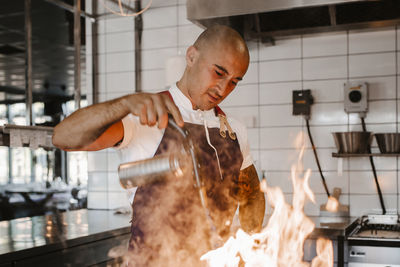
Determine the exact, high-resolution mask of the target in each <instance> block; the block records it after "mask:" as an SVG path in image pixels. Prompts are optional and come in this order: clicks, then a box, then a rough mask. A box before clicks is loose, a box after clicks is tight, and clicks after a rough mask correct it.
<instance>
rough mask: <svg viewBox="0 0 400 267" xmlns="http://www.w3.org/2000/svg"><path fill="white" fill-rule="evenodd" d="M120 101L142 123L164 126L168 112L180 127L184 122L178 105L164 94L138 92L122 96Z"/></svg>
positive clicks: (166, 123) (166, 122)
mask: <svg viewBox="0 0 400 267" xmlns="http://www.w3.org/2000/svg"><path fill="white" fill-rule="evenodd" d="M122 103H123V104H124V106H125V107H126V108H128V109H129V112H128V113H132V114H133V115H136V116H138V117H139V119H140V123H141V124H143V125H149V126H154V125H155V124H156V123H157V125H158V128H160V129H162V128H166V127H167V125H168V113H170V114H171V115H172V117H173V118H174V120H175V122H176V123H177V124H178V125H179V126H180V127H182V126H183V124H184V122H183V119H182V115H181V113H180V112H179V109H178V107H177V106H176V105H175V104H174V102H173V101H172V100H171V98H170V97H169V96H168V95H166V94H151V93H138V94H132V95H128V96H126V97H124V98H123V99H122Z"/></svg>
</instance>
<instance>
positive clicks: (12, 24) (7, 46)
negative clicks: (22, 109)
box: [0, 0, 86, 104]
mask: <svg viewBox="0 0 400 267" xmlns="http://www.w3.org/2000/svg"><path fill="white" fill-rule="evenodd" d="M64 2H65V3H67V4H69V5H73V0H70V1H64ZM81 2H82V5H84V2H85V1H81ZM24 4H25V1H24V0H12V1H0V104H5V103H6V104H12V103H15V102H25V95H24V94H25V30H24V28H25V21H24V20H25V17H24ZM31 7H32V8H31V18H32V76H33V85H32V88H33V101H34V102H37V101H40V102H46V101H47V102H48V101H54V100H59V101H65V100H68V99H72V98H73V96H72V95H73V91H74V41H73V21H74V16H73V13H71V12H69V11H66V10H64V9H61V8H59V7H57V6H55V5H53V4H51V3H49V2H46V1H44V0H32V1H31ZM82 10H84V6H82ZM81 27H82V34H81V44H82V47H81V61H82V62H81V70H82V71H83V72H84V71H85V69H86V68H85V38H84V37H85V21H84V19H81ZM83 72H82V73H83ZM81 79H82V83H81V84H82V87H81V88H82V90H83V91H84V88H85V75H83V74H82V75H81Z"/></svg>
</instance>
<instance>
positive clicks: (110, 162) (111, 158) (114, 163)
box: [107, 149, 121, 171]
mask: <svg viewBox="0 0 400 267" xmlns="http://www.w3.org/2000/svg"><path fill="white" fill-rule="evenodd" d="M120 163H121V161H120V158H119V155H118V152H117V151H116V150H114V149H113V150H111V151H107V168H108V170H109V171H117V170H118V166H119V164H120Z"/></svg>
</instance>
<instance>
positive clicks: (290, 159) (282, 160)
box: [260, 149, 298, 177]
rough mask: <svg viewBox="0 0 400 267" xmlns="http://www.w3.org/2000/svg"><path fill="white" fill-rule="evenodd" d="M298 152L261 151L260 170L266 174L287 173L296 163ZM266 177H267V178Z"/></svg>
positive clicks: (290, 150)
mask: <svg viewBox="0 0 400 267" xmlns="http://www.w3.org/2000/svg"><path fill="white" fill-rule="evenodd" d="M297 158H298V152H297V151H296V150H294V149H286V150H261V152H260V162H261V169H262V170H265V171H266V174H267V175H268V172H271V171H272V172H277V171H287V172H290V170H291V166H292V165H293V164H295V163H296V162H297ZM267 177H268V176H267Z"/></svg>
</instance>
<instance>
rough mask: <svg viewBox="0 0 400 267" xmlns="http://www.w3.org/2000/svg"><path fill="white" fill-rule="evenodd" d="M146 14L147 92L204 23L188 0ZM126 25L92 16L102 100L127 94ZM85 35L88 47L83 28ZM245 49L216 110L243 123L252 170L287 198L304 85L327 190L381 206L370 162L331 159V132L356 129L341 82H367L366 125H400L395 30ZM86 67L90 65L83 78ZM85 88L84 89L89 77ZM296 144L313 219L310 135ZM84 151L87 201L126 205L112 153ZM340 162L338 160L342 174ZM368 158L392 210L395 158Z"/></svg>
mask: <svg viewBox="0 0 400 267" xmlns="http://www.w3.org/2000/svg"><path fill="white" fill-rule="evenodd" d="M143 16H144V32H143V39H142V48H143V50H142V60H143V62H142V64H143V65H142V70H143V76H142V77H143V87H144V90H145V91H150V92H154V91H158V90H163V89H164V86H165V85H164V80H165V60H166V59H167V58H169V57H171V56H176V55H177V54H178V53H179V52H180V53H185V51H186V48H187V46H189V45H191V44H192V43H193V42H194V40H195V39H196V38H197V36H198V35H199V34H200V32H201V31H202V29H201V28H200V27H198V26H196V25H194V24H192V23H191V22H190V21H188V20H187V19H186V2H185V0H154V2H153V5H152V8H151V9H150V10H149V11H148V12H146V13H144V15H143ZM133 30H134V23H133V18H122V17H117V16H107V17H104V18H103V19H101V20H100V22H99V45H100V50H99V53H100V55H99V63H100V65H99V74H98V75H99V76H98V78H99V84H100V99H101V100H107V99H112V98H115V97H118V96H120V95H123V94H126V93H130V92H132V91H133V90H134V54H133V49H134V46H133ZM87 38H88V44H89V43H90V40H89V38H90V31H88V32H87ZM396 46H397V51H395V50H396ZM249 49H250V55H251V58H250V61H251V63H250V66H249V69H248V72H247V74H246V75H245V77H244V79H243V81H242V82H241V83H240V85H239V86H238V87H237V88H236V89H235V91H234V92H233V93H232V94H231V95H230V96H229V97H228V98H227V99H226V101H225V102H224V103H223V104H222V107H223V109H224V111H225V112H226V113H227V114H228V115H232V116H235V117H237V118H238V119H239V120H241V121H243V122H244V123H245V124H246V125H247V126H248V127H249V130H248V137H249V143H250V147H251V154H252V156H253V159H254V161H255V165H256V167H257V169H258V173H259V174H261V170H266V175H267V179H268V183H269V185H271V186H280V187H281V188H282V189H283V191H284V192H285V194H286V195H285V197H286V198H287V199H288V200H290V197H291V193H292V186H291V181H290V168H291V165H292V164H293V163H294V162H296V161H297V157H298V151H297V150H296V149H295V145H294V144H293V142H294V138H295V136H296V135H297V133H298V132H300V131H303V132H306V128H305V122H304V119H303V118H302V117H294V116H293V115H292V90H299V89H302V88H303V89H311V90H312V94H313V96H314V101H315V104H314V105H313V106H312V114H311V121H310V124H311V132H312V135H313V138H314V142H315V144H316V148H317V152H318V155H319V158H320V162H321V165H322V168H323V173H324V176H325V178H326V180H327V183H328V187H329V188H330V190H333V187H340V188H341V189H342V192H343V194H344V195H342V197H341V199H340V200H341V202H342V203H345V204H350V209H351V215H352V216H357V215H362V214H365V213H368V212H377V211H379V209H380V204H379V200H378V197H377V194H376V189H375V184H374V182H373V176H372V173H371V167H370V164H369V159H368V158H350V159H343V160H339V159H337V158H333V157H332V152H336V147H335V144H334V141H333V137H332V134H331V133H332V132H335V131H348V130H361V125H360V119H359V118H358V116H357V115H356V114H351V115H347V114H345V112H344V108H343V84H344V83H345V82H346V81H347V80H361V81H365V82H368V84H369V100H371V101H370V102H369V112H368V114H367V117H366V123H367V128H368V130H370V131H372V132H395V131H396V130H397V129H399V126H400V120H399V118H400V100H399V99H398V96H400V76H399V75H400V52H399V50H400V30H399V29H393V28H391V29H383V30H377V31H376V30H375V31H371V30H367V31H351V32H346V31H344V32H338V33H326V34H318V35H305V36H297V37H293V38H285V39H280V40H277V41H276V45H275V46H265V45H263V44H261V43H257V42H254V41H252V42H249ZM87 53H88V55H89V54H90V53H91V51H89V50H88V51H87ZM90 72H91V71H90V69H88V71H87V74H88V75H90ZM396 73H397V75H396ZM90 79H91V78H90V77H89V78H88V79H87V80H90ZM87 84H88V86H89V87H90V85H91V83H90V82H88V83H87ZM88 96H91V90H89V91H88ZM398 124H399V125H398ZM303 140H304V142H305V145H306V150H305V153H304V158H303V161H302V162H303V164H304V168H311V169H312V171H313V172H312V175H311V178H310V186H311V188H312V190H313V191H314V192H315V194H316V204H312V203H308V204H307V205H306V207H305V210H306V213H308V214H310V215H319V205H320V204H324V203H326V195H325V191H324V188H323V186H322V183H321V179H320V176H319V173H318V169H317V166H316V163H315V159H314V154H313V152H312V150H311V147H310V143H309V141H308V137H307V136H306V135H305V136H304V137H303ZM372 145H373V151H377V147H376V142H375V141H374V142H373V143H372ZM88 157H89V159H88V160H89V165H88V168H89V207H91V208H106V209H107V208H109V209H111V208H116V207H120V206H124V205H125V206H126V205H129V204H128V203H127V196H126V194H125V192H124V190H123V189H121V187H120V185H119V181H118V176H117V173H116V168H117V166H118V165H119V159H118V155H117V153H116V152H115V151H113V150H107V151H102V152H92V153H89V156H88ZM339 162H342V165H343V166H342V174H341V175H340V173H339V172H338V163H339ZM374 162H375V166H376V169H377V173H378V176H379V180H380V182H381V187H382V190H383V192H384V198H385V204H386V207H387V209H388V210H396V209H398V207H399V206H400V198H399V192H400V177H399V170H398V166H399V162H398V159H396V158H395V157H375V158H374ZM270 211H271V210H270V209H269V212H270Z"/></svg>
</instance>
